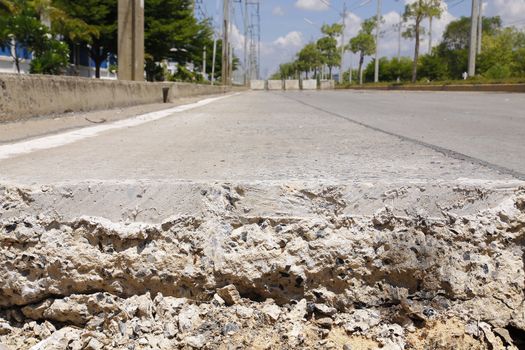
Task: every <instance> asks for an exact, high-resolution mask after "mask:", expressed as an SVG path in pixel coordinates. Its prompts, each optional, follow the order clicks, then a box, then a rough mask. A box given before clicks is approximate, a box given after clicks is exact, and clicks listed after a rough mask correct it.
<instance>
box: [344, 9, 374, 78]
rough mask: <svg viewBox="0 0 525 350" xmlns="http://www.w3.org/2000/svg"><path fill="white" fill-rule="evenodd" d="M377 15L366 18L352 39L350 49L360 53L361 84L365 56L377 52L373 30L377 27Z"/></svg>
mask: <svg viewBox="0 0 525 350" xmlns="http://www.w3.org/2000/svg"><path fill="white" fill-rule="evenodd" d="M376 23H377V20H376V18H375V17H373V18H369V19H367V20H365V21H364V22H363V23H362V24H361V29H360V30H359V33H358V34H357V36H355V37H353V38H352V39H350V51H352V52H353V53H359V69H358V72H359V73H358V74H359V84H363V63H364V61H365V56H370V55H373V54H374V53H375V52H376V39H375V37H374V35H373V34H372V32H373V31H374V28H375V27H376Z"/></svg>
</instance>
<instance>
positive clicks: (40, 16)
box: [0, 0, 238, 81]
mask: <svg viewBox="0 0 525 350" xmlns="http://www.w3.org/2000/svg"><path fill="white" fill-rule="evenodd" d="M117 3H118V1H117V0H0V48H2V49H4V50H8V52H11V56H12V58H13V61H14V63H15V65H16V67H17V69H18V71H20V65H19V64H20V62H21V61H22V60H23V59H24V57H23V53H24V52H30V53H31V54H32V60H31V70H30V72H31V73H39V74H65V73H68V71H69V74H71V71H74V70H75V65H78V60H75V59H74V57H75V56H76V55H77V56H78V52H79V50H81V49H82V50H87V51H88V54H89V58H90V59H91V60H92V62H93V63H94V66H95V73H96V77H97V78H99V77H100V68H101V65H102V63H103V62H104V61H107V60H109V62H110V64H111V69H113V70H117V69H118V67H117V66H116V57H117V55H118V51H117V47H118V45H117V37H118V21H117ZM144 4H145V8H144V17H145V18H144V23H145V58H146V64H145V70H146V76H147V79H148V80H150V81H162V80H180V81H201V80H202V79H203V77H202V73H201V72H200V70H201V67H202V66H203V54H202V52H203V50H204V48H206V51H207V52H208V53H209V54H208V55H207V58H206V61H207V62H206V65H207V67H211V66H212V61H213V57H212V54H211V53H212V52H213V35H214V33H213V28H212V23H211V20H210V19H205V20H202V21H199V20H197V19H196V18H195V16H194V14H193V9H192V0H148V1H145V2H144ZM221 51H222V42H221V40H218V42H217V50H216V52H217V55H216V60H215V62H216V67H215V72H216V76H215V78H216V79H220V73H221V59H220V55H221ZM168 60H170V61H173V62H176V63H177V65H178V69H177V72H176V73H175V74H173V75H172V74H170V73H169V72H168V70H167V64H166V63H167V61H168ZM237 62H238V60H234V68H235V65H236V63H237ZM188 64H190V65H192V66H193V67H194V69H191V70H190V69H187V66H188Z"/></svg>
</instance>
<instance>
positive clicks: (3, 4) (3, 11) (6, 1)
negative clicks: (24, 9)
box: [0, 0, 14, 16]
mask: <svg viewBox="0 0 525 350" xmlns="http://www.w3.org/2000/svg"><path fill="white" fill-rule="evenodd" d="M13 10H14V4H13V2H12V1H11V0H0V16H7V15H9V14H11V13H13Z"/></svg>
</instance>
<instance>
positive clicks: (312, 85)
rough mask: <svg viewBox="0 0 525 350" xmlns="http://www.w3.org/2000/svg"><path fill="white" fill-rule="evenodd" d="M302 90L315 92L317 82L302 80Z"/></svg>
mask: <svg viewBox="0 0 525 350" xmlns="http://www.w3.org/2000/svg"><path fill="white" fill-rule="evenodd" d="M303 90H317V80H315V79H307V80H303Z"/></svg>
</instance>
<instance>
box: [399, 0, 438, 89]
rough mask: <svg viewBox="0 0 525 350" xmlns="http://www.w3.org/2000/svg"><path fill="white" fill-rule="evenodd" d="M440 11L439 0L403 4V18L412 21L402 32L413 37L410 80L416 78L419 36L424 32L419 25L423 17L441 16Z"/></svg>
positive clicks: (414, 80)
mask: <svg viewBox="0 0 525 350" xmlns="http://www.w3.org/2000/svg"><path fill="white" fill-rule="evenodd" d="M442 13H443V8H442V7H441V0H416V1H415V2H413V3H411V4H407V5H406V6H405V13H404V14H403V20H404V21H405V22H409V21H413V22H414V24H412V25H410V26H409V27H408V29H407V30H406V31H405V32H404V33H403V36H404V37H405V38H413V39H415V47H414V62H413V66H412V82H416V80H417V66H418V60H419V45H420V37H421V35H422V34H423V32H424V30H423V28H422V27H421V23H422V22H423V20H424V19H425V18H439V17H441V14H442Z"/></svg>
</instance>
